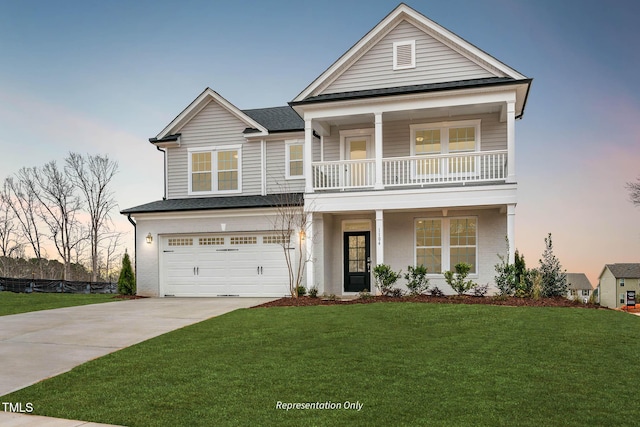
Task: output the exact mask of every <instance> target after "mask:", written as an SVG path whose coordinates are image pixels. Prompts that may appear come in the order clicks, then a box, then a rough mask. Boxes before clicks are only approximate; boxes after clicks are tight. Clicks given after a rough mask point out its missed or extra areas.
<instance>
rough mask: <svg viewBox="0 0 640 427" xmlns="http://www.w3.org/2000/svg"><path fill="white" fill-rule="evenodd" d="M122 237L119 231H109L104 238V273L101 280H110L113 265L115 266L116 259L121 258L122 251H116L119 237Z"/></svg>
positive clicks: (118, 245) (118, 246)
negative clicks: (105, 243)
mask: <svg viewBox="0 0 640 427" xmlns="http://www.w3.org/2000/svg"><path fill="white" fill-rule="evenodd" d="M121 238H122V233H121V232H113V233H110V234H109V236H108V238H107V239H106V242H107V245H106V246H105V248H104V249H105V251H106V254H105V259H104V275H103V280H105V281H107V282H111V273H112V270H119V269H115V268H114V267H116V266H117V264H118V261H119V260H121V259H122V255H123V254H122V253H121V252H118V249H119V248H120V239H121Z"/></svg>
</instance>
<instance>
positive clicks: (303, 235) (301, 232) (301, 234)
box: [300, 230, 306, 242]
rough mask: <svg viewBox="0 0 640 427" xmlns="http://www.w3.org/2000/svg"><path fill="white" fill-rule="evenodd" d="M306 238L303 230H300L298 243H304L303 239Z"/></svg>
mask: <svg viewBox="0 0 640 427" xmlns="http://www.w3.org/2000/svg"><path fill="white" fill-rule="evenodd" d="M305 237H306V234H305V232H304V230H300V241H301V242H304V238H305Z"/></svg>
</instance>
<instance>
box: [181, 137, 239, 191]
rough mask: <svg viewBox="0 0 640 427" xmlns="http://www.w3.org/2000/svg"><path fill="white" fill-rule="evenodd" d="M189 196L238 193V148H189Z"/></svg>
mask: <svg viewBox="0 0 640 427" xmlns="http://www.w3.org/2000/svg"><path fill="white" fill-rule="evenodd" d="M188 152H189V176H190V179H189V194H215V193H237V192H240V188H241V187H240V185H241V184H240V179H241V178H240V175H241V169H240V165H241V159H240V156H241V150H240V146H220V147H202V148H190V149H189V150H188Z"/></svg>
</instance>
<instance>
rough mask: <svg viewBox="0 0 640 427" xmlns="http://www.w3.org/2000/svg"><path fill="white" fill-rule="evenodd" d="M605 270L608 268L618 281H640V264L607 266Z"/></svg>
mask: <svg viewBox="0 0 640 427" xmlns="http://www.w3.org/2000/svg"><path fill="white" fill-rule="evenodd" d="M604 268H608V269H609V271H611V274H613V276H614V277H615V278H616V279H640V263H621V264H607V265H605V266H604ZM600 276H602V274H600Z"/></svg>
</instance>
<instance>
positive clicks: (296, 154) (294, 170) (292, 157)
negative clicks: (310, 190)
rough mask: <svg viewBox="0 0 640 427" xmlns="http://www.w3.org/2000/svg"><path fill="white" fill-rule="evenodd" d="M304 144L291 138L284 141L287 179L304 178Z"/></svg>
mask: <svg viewBox="0 0 640 427" xmlns="http://www.w3.org/2000/svg"><path fill="white" fill-rule="evenodd" d="M303 153H304V144H303V142H302V141H298V140H293V141H286V143H285V177H286V178H287V179H296V178H304V161H303Z"/></svg>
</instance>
